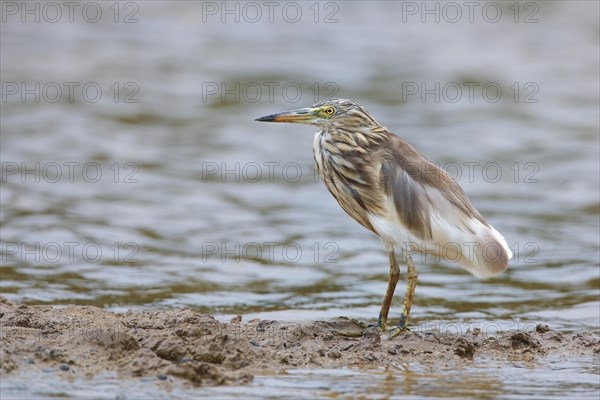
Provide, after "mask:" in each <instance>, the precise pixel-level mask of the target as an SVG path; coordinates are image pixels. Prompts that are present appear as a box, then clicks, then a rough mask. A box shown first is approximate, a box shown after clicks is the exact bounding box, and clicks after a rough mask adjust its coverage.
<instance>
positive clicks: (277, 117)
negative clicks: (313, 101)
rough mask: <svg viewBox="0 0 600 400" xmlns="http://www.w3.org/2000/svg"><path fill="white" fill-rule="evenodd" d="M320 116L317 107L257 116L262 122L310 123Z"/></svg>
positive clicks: (257, 119)
mask: <svg viewBox="0 0 600 400" xmlns="http://www.w3.org/2000/svg"><path fill="white" fill-rule="evenodd" d="M317 118H318V114H317V109H316V108H301V109H299V110H292V111H284V112H280V113H277V114H271V115H265V116H264V117H260V118H256V119H255V121H262V122H292V123H296V124H310V123H312V122H313V121H314V120H315V119H317Z"/></svg>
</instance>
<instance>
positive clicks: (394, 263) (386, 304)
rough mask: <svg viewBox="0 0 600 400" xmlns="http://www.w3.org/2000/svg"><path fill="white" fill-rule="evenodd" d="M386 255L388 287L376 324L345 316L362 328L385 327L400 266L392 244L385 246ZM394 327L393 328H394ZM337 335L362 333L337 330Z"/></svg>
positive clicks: (384, 328)
mask: <svg viewBox="0 0 600 400" xmlns="http://www.w3.org/2000/svg"><path fill="white" fill-rule="evenodd" d="M387 250H388V256H389V259H390V276H389V278H388V287H387V290H386V292H385V297H384V298H383V303H382V304H381V311H380V312H379V317H378V318H377V323H376V324H373V323H371V324H366V323H364V322H362V321H357V320H356V319H354V318H346V317H342V318H344V319H348V320H349V321H350V322H352V323H354V324H356V325H358V326H359V327H361V328H363V329H367V328H371V327H373V326H377V327H379V328H381V330H386V329H387V317H388V313H389V311H390V306H391V305H392V300H393V298H394V292H395V291H396V285H397V284H398V280H399V279H400V267H399V266H398V260H396V253H395V252H394V248H393V247H392V246H388V247H387ZM394 329H395V328H394ZM338 334H339V335H342V336H362V334H356V333H349V332H338Z"/></svg>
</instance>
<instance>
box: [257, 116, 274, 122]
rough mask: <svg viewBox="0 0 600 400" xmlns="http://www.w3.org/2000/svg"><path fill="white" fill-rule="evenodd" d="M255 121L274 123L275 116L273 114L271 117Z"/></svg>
mask: <svg viewBox="0 0 600 400" xmlns="http://www.w3.org/2000/svg"><path fill="white" fill-rule="evenodd" d="M255 121H261V122H274V121H275V114H273V115H265V116H264V117H260V118H256V119H255Z"/></svg>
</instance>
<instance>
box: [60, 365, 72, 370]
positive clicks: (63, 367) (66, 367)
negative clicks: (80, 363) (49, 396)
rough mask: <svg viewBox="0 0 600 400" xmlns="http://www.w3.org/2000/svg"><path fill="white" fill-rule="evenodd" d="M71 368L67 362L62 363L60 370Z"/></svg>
mask: <svg viewBox="0 0 600 400" xmlns="http://www.w3.org/2000/svg"><path fill="white" fill-rule="evenodd" d="M69 369H70V368H69V366H68V365H67V364H61V366H60V370H61V371H68V370H69Z"/></svg>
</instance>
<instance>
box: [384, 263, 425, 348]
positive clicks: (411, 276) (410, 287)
mask: <svg viewBox="0 0 600 400" xmlns="http://www.w3.org/2000/svg"><path fill="white" fill-rule="evenodd" d="M406 256H407V257H406V265H407V267H408V278H407V280H406V294H405V295H404V304H403V305H402V314H401V315H400V322H398V326H397V327H396V328H395V329H394V331H393V332H392V334H391V337H394V336H396V335H398V334H399V333H400V332H402V331H405V330H406V323H407V322H408V315H409V314H410V308H411V306H412V302H413V297H414V295H415V289H416V288H417V280H418V277H419V274H418V273H417V270H416V269H415V265H414V264H413V260H412V257H411V256H410V254H407V255H406Z"/></svg>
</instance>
